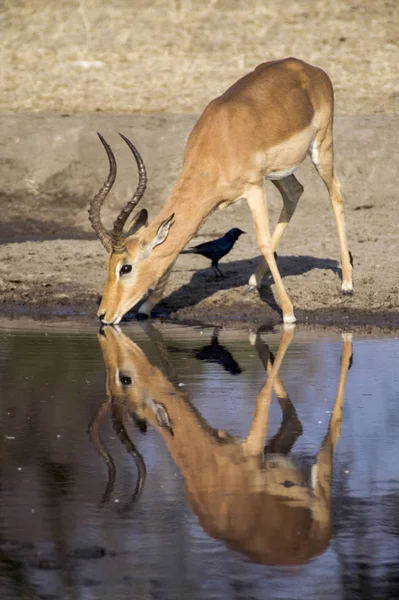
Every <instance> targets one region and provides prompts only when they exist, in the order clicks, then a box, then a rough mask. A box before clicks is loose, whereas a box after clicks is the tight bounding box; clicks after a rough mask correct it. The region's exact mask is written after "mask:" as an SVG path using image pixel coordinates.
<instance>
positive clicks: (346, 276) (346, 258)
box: [309, 127, 353, 295]
mask: <svg viewBox="0 0 399 600" xmlns="http://www.w3.org/2000/svg"><path fill="white" fill-rule="evenodd" d="M309 153H310V157H311V159H312V162H313V164H314V166H315V167H316V170H317V172H318V174H319V175H320V177H321V178H322V180H323V181H324V183H325V185H326V187H327V190H328V193H329V196H330V201H331V205H332V209H333V211H334V216H335V221H336V223H337V229H338V239H339V245H340V250H341V265H342V292H343V293H344V294H346V295H352V294H353V281H352V266H353V265H352V255H351V253H350V252H349V249H348V240H347V237H346V229H345V218H344V199H343V197H342V193H341V184H340V182H339V180H338V177H337V175H336V173H335V170H334V164H333V141H332V130H331V127H329V128H328V130H327V133H324V137H323V139H322V140H321V141H320V143H319V142H318V139H317V138H316V139H315V141H314V142H313V144H312V146H311V149H310V152H309Z"/></svg>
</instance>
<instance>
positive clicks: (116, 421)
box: [111, 396, 147, 504]
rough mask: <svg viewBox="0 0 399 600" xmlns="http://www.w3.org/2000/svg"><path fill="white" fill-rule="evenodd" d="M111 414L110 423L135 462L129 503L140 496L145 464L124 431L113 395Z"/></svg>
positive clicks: (145, 472)
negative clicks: (135, 468) (135, 470)
mask: <svg viewBox="0 0 399 600" xmlns="http://www.w3.org/2000/svg"><path fill="white" fill-rule="evenodd" d="M111 416H112V424H113V427H114V429H115V432H116V434H117V436H118V438H119V440H120V441H121V442H122V444H123V445H124V447H125V448H126V451H127V453H128V454H130V456H132V458H133V460H134V462H135V463H136V467H137V482H136V487H135V488H134V491H133V495H132V498H131V501H130V503H131V504H133V502H134V501H135V500H136V499H137V498H138V497H139V496H140V494H141V492H142V489H143V486H144V482H145V478H146V475H147V468H146V466H145V462H144V458H143V456H142V454H141V453H140V452H139V451H138V450H137V448H136V446H135V444H134V443H133V441H132V439H131V438H130V436H129V434H128V432H127V431H126V428H125V425H124V423H123V414H122V410H121V406H120V405H119V403H118V399H117V398H116V397H115V396H112V403H111Z"/></svg>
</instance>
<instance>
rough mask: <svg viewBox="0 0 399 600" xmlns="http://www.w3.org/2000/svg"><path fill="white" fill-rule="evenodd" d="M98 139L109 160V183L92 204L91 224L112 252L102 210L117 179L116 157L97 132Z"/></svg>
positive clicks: (106, 183)
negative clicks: (102, 220)
mask: <svg viewBox="0 0 399 600" xmlns="http://www.w3.org/2000/svg"><path fill="white" fill-rule="evenodd" d="M97 135H98V137H99V138H100V140H101V143H102V145H103V146H104V148H105V151H106V153H107V156H108V160H109V174H108V178H107V181H106V182H105V183H104V185H103V186H102V188H101V189H100V190H99V191H98V193H97V194H96V195H95V196H94V198H93V200H92V201H91V202H90V208H89V219H90V223H91V225H92V227H93V229H94V231H95V232H96V234H97V237H98V238H99V240H100V242H101V243H102V244H103V246H104V248H105V249H106V251H107V252H112V238H111V236H110V234H109V233H108V231H107V230H106V229H105V227H104V225H103V224H102V222H101V217H100V210H101V206H102V204H103V202H104V200H105V198H106V197H107V195H108V192H109V191H110V189H111V188H112V186H113V184H114V181H115V178H116V162H115V156H114V155H113V152H112V150H111V148H110V147H109V145H108V144H107V142H106V141H105V140H104V138H103V136H102V135H101V134H100V133H98V132H97Z"/></svg>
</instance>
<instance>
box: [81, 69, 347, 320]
mask: <svg viewBox="0 0 399 600" xmlns="http://www.w3.org/2000/svg"><path fill="white" fill-rule="evenodd" d="M333 112H334V95H333V87H332V84H331V81H330V79H329V77H328V76H327V74H326V73H325V72H324V71H322V70H321V69H319V68H317V67H314V66H312V65H309V64H307V63H305V62H303V61H300V60H298V59H295V58H286V59H284V60H278V61H272V62H266V63H263V64H261V65H259V66H258V67H257V68H256V69H255V70H254V71H252V72H251V73H249V74H248V75H245V76H244V77H242V78H241V79H239V80H238V81H237V82H236V83H235V84H234V85H232V86H231V87H230V88H229V89H228V90H227V91H226V92H225V93H224V94H222V95H221V96H220V97H218V98H216V99H215V100H212V102H210V104H208V106H207V107H206V108H205V110H204V112H203V113H202V115H201V117H200V118H199V120H198V122H197V123H196V125H195V126H194V128H193V130H192V132H191V134H190V136H189V139H188V142H187V145H186V149H185V153H184V161H183V167H182V170H181V173H180V175H179V177H178V179H177V181H176V183H175V185H174V186H173V189H172V191H171V194H170V197H169V199H168V201H167V203H166V204H165V206H164V207H163V209H162V210H161V212H160V213H159V215H158V216H157V217H156V218H155V219H154V220H153V221H152V223H151V224H148V215H147V211H146V210H141V211H140V212H139V213H138V214H137V215H136V216H135V217H134V218H133V220H132V223H131V224H130V228H129V231H128V232H127V235H126V237H125V236H124V233H123V228H124V225H125V223H126V221H127V219H128V217H129V215H130V214H131V212H132V211H133V209H134V208H135V206H136V205H137V203H138V202H139V201H140V199H141V197H142V196H143V194H144V191H145V188H146V181H147V179H146V170H145V166H144V163H143V160H142V158H141V156H140V154H139V152H138V151H137V149H136V148H135V147H134V145H133V144H132V143H131V142H130V141H129V140H128V139H127V138H125V137H124V136H122V137H123V139H124V140H125V141H126V143H127V144H128V145H129V147H130V148H131V150H132V152H133V154H134V156H135V159H136V162H137V166H138V170H139V182H138V186H137V189H136V192H135V194H134V196H133V197H132V199H131V200H130V201H129V202H128V203H127V204H126V205H125V206H124V207H123V209H122V210H121V212H120V214H119V216H118V217H117V219H116V220H115V223H114V226H113V231H112V233H111V234H110V233H109V232H108V231H107V230H106V229H105V227H104V225H103V224H102V222H101V218H100V209H101V205H102V203H103V201H104V199H105V197H106V195H107V194H108V192H109V190H110V189H111V187H112V185H113V182H114V181H115V177H116V162H115V158H114V156H113V153H112V151H111V148H110V147H109V145H108V144H107V143H106V142H105V140H104V139H103V138H102V137H101V136H100V139H101V141H102V143H103V145H104V147H105V150H106V152H107V154H108V159H109V163H110V171H109V175H108V179H107V181H106V182H105V184H104V186H103V187H102V188H101V189H100V191H99V192H98V194H97V195H96V196H95V197H94V199H93V200H92V202H91V205H90V209H89V213H90V217H89V218H90V221H91V223H92V226H93V228H94V230H95V231H96V234H97V236H98V237H99V239H100V240H101V242H102V243H103V245H104V246H105V248H106V250H107V252H108V259H107V280H106V284H105V289H104V294H103V298H102V302H101V304H100V307H99V310H98V316H99V318H100V319H101V321H102V322H103V323H105V324H111V323H114V324H116V323H119V321H120V320H121V319H122V317H123V316H124V314H126V312H128V311H129V310H130V309H131V308H133V306H135V305H136V304H137V303H138V302H140V301H141V300H143V299H144V302H143V303H142V305H141V306H140V308H139V314H141V315H143V316H150V314H151V310H152V308H153V306H154V305H155V304H156V303H157V302H159V300H160V299H161V297H162V295H163V292H164V290H165V287H166V283H167V280H168V276H169V273H170V271H171V269H172V267H173V264H174V262H175V260H176V258H177V257H178V255H179V253H180V252H181V251H182V250H183V248H184V246H185V245H186V244H187V242H189V240H190V239H191V238H192V237H193V236H195V235H196V233H197V232H198V230H199V229H200V227H201V226H202V225H203V223H204V221H205V220H206V219H207V217H208V216H209V215H210V214H211V213H212V212H213V211H214V210H215V209H216V208H223V207H225V206H227V205H229V204H231V203H233V202H235V201H236V200H239V199H246V201H247V203H248V206H249V209H250V211H251V214H252V217H253V220H254V224H255V230H256V237H257V243H258V246H259V249H260V251H261V254H262V256H263V258H262V260H261V262H260V263H259V265H258V267H257V269H256V271H255V273H254V274H253V275H252V276H251V277H250V279H249V284H250V287H256V288H259V287H260V284H261V280H262V277H263V275H264V274H265V273H266V271H267V269H270V272H271V274H272V276H273V279H274V282H275V284H276V289H277V293H278V296H279V298H280V304H281V309H282V314H283V319H284V322H285V323H293V322H294V321H295V316H294V312H293V307H292V303H291V301H290V299H289V297H288V294H287V292H286V290H285V288H284V284H283V281H282V278H281V276H280V273H279V270H278V267H277V264H276V260H275V257H274V251H275V250H276V248H277V245H278V243H279V241H280V239H281V236H282V234H283V232H284V230H285V228H286V227H287V225H288V223H289V221H290V219H291V217H292V215H293V213H294V210H295V208H296V205H297V203H298V200H299V198H300V196H301V194H302V192H303V187H302V185H301V184H300V183H299V181H298V180H297V179H296V177H295V175H294V172H295V171H296V170H297V169H298V167H299V166H300V165H301V163H302V162H303V161H304V159H305V158H306V156H307V155H308V154H309V155H310V157H311V159H312V161H313V164H314V165H315V167H316V169H317V172H318V173H319V175H320V177H321V178H322V180H323V181H324V183H325V185H326V187H327V190H328V193H329V196H330V200H331V204H332V208H333V211H334V215H335V219H336V223H337V227H338V237H339V243H340V250H341V263H342V291H343V293H344V294H352V293H353V284H352V259H351V255H350V252H349V250H348V244H347V239H346V232H345V222H344V212H343V198H342V194H341V186H340V183H339V181H338V178H337V176H336V173H335V170H334V164H333V138H332V134H333ZM265 179H268V180H271V181H272V183H274V185H275V186H276V187H277V189H278V190H279V192H280V194H281V196H282V199H283V208H282V211H281V214H280V217H279V219H278V223H277V225H276V227H275V229H274V231H273V234H272V235H271V234H270V230H269V217H268V210H267V203H266V202H265V195H264V180H265Z"/></svg>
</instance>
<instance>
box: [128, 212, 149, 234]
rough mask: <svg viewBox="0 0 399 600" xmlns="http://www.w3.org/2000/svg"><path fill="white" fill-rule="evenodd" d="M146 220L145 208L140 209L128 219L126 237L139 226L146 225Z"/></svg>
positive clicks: (136, 230) (133, 232)
mask: <svg viewBox="0 0 399 600" xmlns="http://www.w3.org/2000/svg"><path fill="white" fill-rule="evenodd" d="M147 222H148V212H147V211H146V209H145V208H143V209H141V210H140V212H138V213H137V215H135V216H134V217H133V219H132V220H131V221H130V225H129V229H128V232H127V234H126V237H129V235H133V234H135V233H137V232H138V230H139V229H141V227H143V226H146V225H147Z"/></svg>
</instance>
